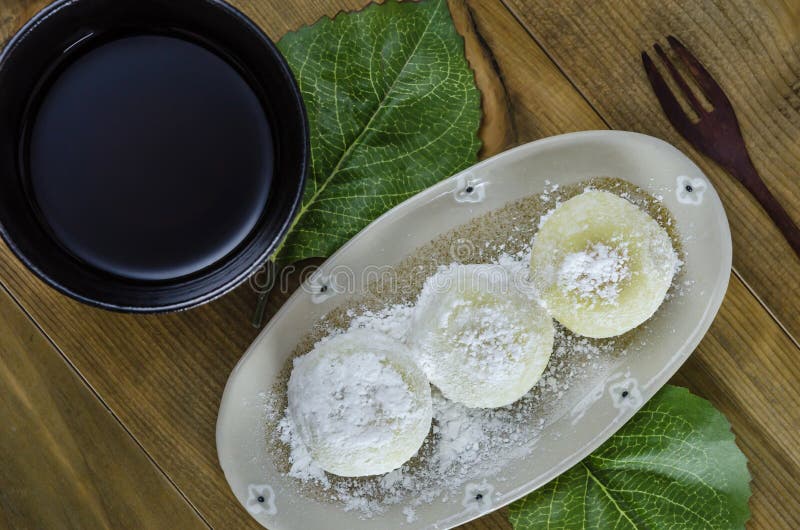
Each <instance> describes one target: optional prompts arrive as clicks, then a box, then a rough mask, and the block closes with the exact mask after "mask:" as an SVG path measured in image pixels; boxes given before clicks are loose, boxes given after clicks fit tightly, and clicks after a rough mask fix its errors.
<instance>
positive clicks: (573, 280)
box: [558, 242, 631, 304]
mask: <svg viewBox="0 0 800 530" xmlns="http://www.w3.org/2000/svg"><path fill="white" fill-rule="evenodd" d="M628 263H629V257H628V247H627V245H626V244H625V243H624V242H620V243H619V244H617V245H614V246H609V245H606V244H604V243H594V244H592V245H590V246H589V247H588V248H587V249H586V250H583V251H581V252H573V253H571V254H567V255H566V256H565V257H564V260H563V261H562V263H561V267H560V268H559V270H558V282H559V285H560V286H561V287H562V288H563V289H564V290H566V291H569V292H573V293H576V294H577V295H578V296H579V297H580V298H581V299H582V300H596V299H600V300H602V301H603V302H605V303H609V304H615V303H616V302H617V298H618V296H619V291H620V284H621V283H622V282H624V281H626V280H628V279H630V277H631V271H630V269H629V267H628Z"/></svg>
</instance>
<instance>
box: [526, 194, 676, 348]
mask: <svg viewBox="0 0 800 530" xmlns="http://www.w3.org/2000/svg"><path fill="white" fill-rule="evenodd" d="M678 264H679V260H678V257H677V255H676V253H675V250H674V249H673V247H672V241H671V239H670V237H669V234H667V232H666V230H664V228H663V227H662V226H661V225H659V224H658V222H656V221H655V219H653V218H652V217H650V216H649V215H648V214H647V213H645V212H644V211H643V210H641V209H640V208H638V207H637V206H636V205H634V204H632V203H631V202H629V201H627V200H626V199H624V198H622V197H619V196H617V195H614V194H613V193H609V192H606V191H587V192H585V193H583V194H581V195H578V196H576V197H573V198H572V199H570V200H568V201H566V202H564V203H563V204H561V205H560V206H558V207H557V208H556V210H555V211H554V212H553V213H552V214H550V216H549V217H547V218H546V219H545V221H544V222H543V223H542V226H541V227H540V229H539V232H538V233H537V234H536V236H535V238H534V241H533V249H532V253H531V272H530V274H531V280H532V282H533V285H534V287H535V289H536V291H537V292H538V295H539V297H540V298H541V301H542V302H543V304H544V305H545V306H546V309H547V311H548V312H549V313H550V314H551V315H552V316H553V318H555V319H556V320H557V321H558V322H560V323H561V324H563V325H564V326H565V327H567V328H568V329H570V330H571V331H573V332H575V333H577V334H579V335H583V336H586V337H593V338H605V337H613V336H616V335H621V334H623V333H625V332H627V331H629V330H631V329H633V328H635V327H637V326H639V325H640V324H642V323H643V322H645V321H646V320H648V319H649V318H650V317H651V316H653V314H654V313H655V312H656V310H657V309H658V308H659V306H660V305H661V303H662V302H663V301H664V297H665V295H666V294H667V290H668V289H669V287H670V284H671V283H672V278H673V276H674V274H675V271H676V270H677V267H678Z"/></svg>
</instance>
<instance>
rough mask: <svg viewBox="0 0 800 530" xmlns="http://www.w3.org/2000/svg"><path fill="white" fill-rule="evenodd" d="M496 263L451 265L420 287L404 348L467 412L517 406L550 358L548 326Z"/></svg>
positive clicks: (550, 322)
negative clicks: (408, 350)
mask: <svg viewBox="0 0 800 530" xmlns="http://www.w3.org/2000/svg"><path fill="white" fill-rule="evenodd" d="M526 280H527V279H526V278H514V277H513V276H512V275H511V274H510V273H509V272H508V271H507V270H506V269H504V268H502V267H500V266H498V265H458V264H453V265H451V266H450V267H448V268H445V269H443V270H440V271H439V272H438V273H437V274H436V275H434V276H432V277H431V278H429V279H428V280H427V281H426V282H425V286H424V288H423V290H422V294H421V295H420V297H419V301H418V302H417V307H416V310H415V314H414V317H413V321H412V327H411V333H410V338H409V344H410V345H411V346H412V351H413V353H414V354H416V355H417V356H418V357H417V359H418V362H419V364H420V366H422V369H423V370H424V371H425V374H426V375H427V376H428V378H429V379H430V380H431V382H432V383H433V384H434V385H436V386H437V387H438V388H439V390H441V391H442V394H443V395H444V396H445V397H446V398H448V399H450V400H453V401H456V402H458V403H462V404H464V405H466V406H467V407H479V408H494V407H502V406H504V405H508V404H511V403H513V402H514V401H517V400H518V399H519V398H521V397H522V396H524V395H525V394H526V393H527V392H528V391H529V390H530V389H531V388H532V387H533V385H534V384H536V382H537V381H538V380H539V378H540V377H541V376H542V373H543V372H544V369H545V367H546V366H547V363H548V361H549V359H550V355H551V353H552V352H553V335H554V329H553V320H552V319H551V318H550V317H549V316H548V315H547V314H546V313H545V312H544V310H543V309H542V308H541V307H539V305H538V304H537V303H536V302H535V301H534V300H532V299H530V298H529V297H528V296H526V295H525V294H523V292H521V291H520V289H519V286H518V285H517V282H526Z"/></svg>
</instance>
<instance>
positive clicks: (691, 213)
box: [217, 131, 731, 530]
mask: <svg viewBox="0 0 800 530" xmlns="http://www.w3.org/2000/svg"><path fill="white" fill-rule="evenodd" d="M592 176H614V177H620V178H623V179H625V180H628V181H630V182H632V183H634V184H636V185H638V186H639V187H641V188H643V189H645V190H646V191H648V192H650V193H651V194H652V195H655V196H658V197H663V203H664V205H665V206H667V208H669V210H670V211H671V212H672V214H673V216H674V217H675V219H676V221H677V223H678V231H679V233H680V234H681V236H682V237H683V239H684V251H685V255H686V264H685V268H684V275H685V276H684V279H685V280H687V281H690V282H693V285H692V287H691V288H690V289H688V290H687V291H688V292H686V293H685V294H683V295H681V296H680V297H676V298H673V299H671V300H668V301H667V302H665V304H664V305H663V306H662V307H661V308H660V309H659V311H658V312H657V313H656V316H655V317H654V318H653V319H652V320H651V321H650V322H649V323H648V327H649V328H650V329H648V334H647V340H646V344H645V341H639V343H634V344H633V345H632V346H631V347H630V348H629V350H628V351H629V353H628V354H627V355H625V356H623V357H622V358H621V359H620V361H619V365H618V366H615V367H614V368H613V369H612V370H611V372H610V373H605V374H603V375H598V376H597V378H596V379H597V380H595V381H591V382H590V384H589V386H587V387H586V388H590V389H592V390H590V391H589V392H587V393H586V394H585V395H578V396H573V397H571V398H566V399H572V402H570V403H567V404H566V405H567V406H566V407H565V410H566V412H565V413H564V414H563V415H562V416H561V417H559V418H557V419H555V420H554V421H552V422H551V423H550V424H549V425H547V426H546V427H545V430H544V431H543V432H542V434H541V436H540V438H539V439H538V441H537V443H536V446H535V449H534V451H533V453H532V455H531V457H529V458H521V459H519V460H515V461H511V462H510V464H508V465H507V466H506V467H505V468H504V470H503V471H502V472H501V473H500V474H499V475H496V476H492V477H481V476H476V477H474V480H473V481H472V482H473V484H471V485H468V486H467V487H468V488H469V487H470V486H471V487H473V488H474V487H475V486H474V483H482V482H483V481H484V480H488V481H489V482H491V481H493V480H497V479H498V476H502V482H500V483H499V484H501V488H494V489H495V493H493V494H491V495H489V498H488V499H484V501H483V502H481V503H472V504H470V503H462V498H461V497H459V498H454V497H456V496H453V495H451V496H450V498H449V500H448V501H447V502H444V501H442V500H441V499H437V500H435V501H434V502H433V503H430V504H423V505H422V506H420V507H417V508H416V509H415V511H416V520H415V521H414V522H413V523H407V522H406V517H405V515H403V513H402V506H392V507H390V508H389V509H388V511H387V513H385V514H384V515H381V516H380V517H379V518H374V519H366V520H365V519H362V518H360V517H359V515H358V514H357V513H356V512H345V511H343V510H342V509H340V508H339V507H338V506H337V505H335V504H330V503H324V502H318V501H313V500H310V499H308V498H306V497H304V496H301V495H299V494H298V493H297V490H296V485H295V483H294V479H291V478H288V477H284V476H282V475H281V474H280V473H279V472H278V471H276V469H275V467H274V464H273V462H272V460H271V457H270V455H269V454H267V451H266V441H265V440H266V436H267V434H266V433H265V407H264V393H267V392H269V391H270V389H271V388H272V386H273V384H274V383H275V380H276V377H277V375H278V373H279V372H280V371H281V369H282V367H283V366H284V363H285V362H286V359H287V357H288V356H289V355H290V353H291V352H292V350H293V349H294V348H295V347H296V344H297V343H298V341H299V340H300V339H301V338H302V337H303V336H304V335H306V334H307V333H308V331H309V330H310V328H311V326H312V324H313V323H314V322H316V321H317V320H318V319H319V318H320V317H322V316H323V315H324V314H325V313H327V312H328V311H330V310H331V309H333V308H334V307H336V306H337V305H339V304H341V303H342V302H343V300H342V299H341V298H343V297H341V296H336V295H334V296H328V295H326V296H325V297H321V296H319V295H316V296H315V295H312V294H310V293H311V289H309V288H301V289H298V290H297V292H296V293H295V294H294V295H293V296H292V297H291V298H290V299H289V301H288V302H287V303H286V304H285V305H284V306H283V308H282V309H281V310H280V312H279V313H278V314H277V315H275V317H274V318H273V319H272V321H271V322H270V323H269V324H268V325H267V326H266V328H265V329H264V330H263V331H262V332H261V334H260V335H259V336H258V338H256V340H255V341H254V342H253V344H252V345H251V346H250V348H249V349H248V350H247V352H246V353H245V354H244V356H243V357H242V359H241V360H240V361H239V363H238V364H237V366H236V367H235V368H234V370H233V372H232V373H231V376H230V379H228V384H227V386H226V388H225V393H224V395H223V397H222V403H221V405H220V412H219V418H218V420H217V451H218V454H219V460H220V465H221V466H222V469H223V470H224V472H225V477H226V478H227V479H228V482H229V483H230V486H231V488H232V490H233V493H234V494H235V495H236V498H237V499H238V500H239V502H241V503H242V505H244V506H245V508H246V509H247V510H248V511H249V512H250V514H251V515H252V516H253V517H254V518H255V519H256V520H257V521H258V522H259V523H261V524H262V525H264V526H265V527H268V528H270V529H271V530H290V529H300V530H309V529H315V528H325V529H329V530H335V529H341V530H358V529H367V528H398V527H403V528H451V527H453V526H457V525H459V524H462V523H464V522H466V521H469V520H471V519H474V518H476V517H479V516H480V515H483V514H484V513H486V512H488V511H491V510H493V509H496V508H498V507H500V506H502V505H504V504H507V503H509V502H511V501H513V500H515V499H517V498H519V497H522V496H523V495H525V494H527V493H529V492H531V491H533V490H535V489H536V488H538V487H540V486H542V485H544V484H546V483H547V482H548V481H550V480H551V479H553V478H554V477H555V476H557V475H559V474H560V473H562V472H564V471H565V470H567V469H569V468H570V467H571V466H572V465H574V464H575V463H577V462H578V461H579V460H580V459H582V458H583V457H584V456H586V455H587V454H589V453H590V452H591V451H593V450H594V449H595V448H597V447H598V446H599V445H600V444H602V443H603V441H605V440H606V439H607V438H608V437H609V436H611V435H612V434H613V433H614V432H615V431H616V430H617V429H619V428H620V427H621V426H622V425H623V424H624V423H625V422H626V421H627V420H628V419H629V418H630V417H631V416H632V415H633V414H634V413H635V412H636V410H638V409H639V407H641V405H642V404H643V403H644V402H645V401H647V400H648V399H649V398H650V397H652V396H653V394H654V393H655V392H656V391H657V390H658V389H659V388H660V387H661V386H662V385H664V384H665V383H666V382H667V380H668V379H669V378H670V376H672V374H674V373H675V371H676V370H677V369H678V368H679V367H680V366H681V364H683V362H684V361H685V360H686V358H687V357H688V356H689V355H690V354H691V352H692V351H693V350H694V348H695V347H696V346H697V344H698V343H699V342H700V339H701V338H702V337H703V335H704V334H705V333H706V331H707V330H708V328H709V326H710V325H711V321H712V320H713V319H714V316H715V315H716V313H717V311H718V310H719V307H720V304H721V303H722V299H723V297H724V295H725V291H726V288H727V285H728V278H729V275H730V268H731V236H730V229H729V227H728V222H727V218H726V217H725V212H724V210H723V208H722V203H721V202H720V200H719V197H718V196H717V193H716V191H714V189H713V188H712V186H711V183H710V182H709V181H708V179H707V178H706V176H705V175H704V174H703V172H702V171H701V170H700V169H699V168H698V167H697V166H696V165H695V164H694V163H693V162H692V161H691V160H689V159H688V158H687V157H686V156H685V155H683V154H682V153H681V152H680V151H678V150H677V149H675V148H674V147H673V146H671V145H669V144H667V143H665V142H663V141H661V140H658V139H656V138H652V137H650V136H645V135H642V134H636V133H630V132H618V131H589V132H579V133H572V134H565V135H562V136H555V137H552V138H546V139H543V140H539V141H536V142H532V143H529V144H526V145H523V146H520V147H517V148H515V149H512V150H510V151H507V152H505V153H502V154H500V155H497V156H495V157H493V158H490V159H488V160H485V161H483V162H481V163H479V164H477V165H475V166H473V167H471V168H470V169H467V170H465V171H463V172H461V173H459V174H458V175H455V176H453V177H451V178H449V179H447V180H445V181H443V182H440V183H438V184H436V185H435V186H433V187H431V188H429V189H427V190H425V191H423V192H422V193H420V194H418V195H416V196H414V197H412V198H411V199H409V200H407V201H406V202H404V203H402V204H400V205H399V206H397V207H395V208H393V209H392V210H390V211H389V212H387V213H386V214H385V215H383V216H382V217H380V218H379V219H378V220H376V221H375V222H373V223H372V224H371V225H369V226H368V227H367V228H365V229H364V230H363V231H362V232H361V233H360V234H358V235H357V236H356V237H355V238H353V239H352V240H351V241H350V242H349V243H347V244H346V245H345V246H344V247H342V249H340V250H339V251H338V252H336V254H334V255H333V256H332V257H331V258H330V259H328V260H327V261H326V262H325V264H323V265H322V267H321V268H320V270H319V271H318V272H317V273H315V274H314V275H313V276H312V278H311V279H310V280H309V282H311V284H314V283H316V284H322V283H324V282H325V281H326V278H327V277H329V276H330V274H331V272H335V268H337V267H349V268H350V269H352V270H353V272H354V273H355V274H356V276H355V277H359V276H358V274H359V273H361V272H362V271H363V270H364V269H365V268H366V267H367V266H373V267H374V266H376V265H378V266H380V265H387V264H388V265H391V264H396V263H398V262H400V261H401V260H402V259H403V258H404V257H406V256H407V255H408V254H409V253H410V252H412V251H413V250H414V249H416V248H417V247H419V246H421V245H423V244H425V243H427V242H429V241H430V240H432V239H434V238H435V237H436V236H437V235H440V234H441V233H443V232H446V231H448V230H450V229H451V228H454V227H456V226H459V225H461V224H463V223H465V222H467V221H469V220H470V219H471V218H473V217H475V216H477V215H481V214H483V213H486V212H489V211H491V210H494V209H497V208H500V207H502V206H503V205H505V204H506V203H508V202H509V201H512V200H515V199H519V198H521V197H525V196H528V195H533V194H538V193H542V191H544V189H545V187H546V183H545V181H550V182H551V183H553V184H559V185H566V184H572V183H575V182H579V181H582V180H585V179H586V178H588V177H592ZM687 185H689V186H690V187H691V190H692V191H687ZM467 186H472V187H473V188H474V191H473V192H472V193H470V194H467V193H465V192H464V190H465V188H466V187H467ZM332 291H333V290H330V291H329V293H330V292H332ZM609 374H610V375H609ZM625 390H627V391H628V394H626V396H628V397H627V398H626V399H620V397H619V395H620V394H621V392H622V391H625ZM495 483H497V482H495ZM498 489H502V492H501V493H498V492H497V491H498ZM259 497H263V502H258V500H257V499H258V498H259Z"/></svg>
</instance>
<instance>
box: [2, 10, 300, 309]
mask: <svg viewBox="0 0 800 530" xmlns="http://www.w3.org/2000/svg"><path fill="white" fill-rule="evenodd" d="M0 89H1V90H2V91H3V94H4V97H3V99H2V101H0V168H2V177H1V178H2V181H1V182H2V194H0V195H2V196H0V225H1V226H2V235H3V237H4V239H5V240H6V242H7V243H8V244H9V246H10V247H11V248H12V250H13V251H14V253H15V254H16V255H17V256H18V257H19V258H20V259H21V260H22V261H23V262H24V263H25V264H26V265H27V266H28V267H29V268H30V269H31V270H33V271H34V272H35V273H36V274H37V275H38V276H39V277H41V278H42V279H44V280H45V281H46V282H47V283H49V284H50V285H52V286H53V287H55V288H56V289H58V290H60V291H62V292H64V293H66V294H68V295H70V296H72V297H74V298H76V299H78V300H81V301H83V302H86V303H90V304H93V305H97V306H101V307H104V308H107V309H113V310H120V311H130V312H156V311H168V310H176V309H183V308H187V307H191V306H194V305H197V304H200V303H203V302H206V301H208V300H211V299H213V298H215V297H217V296H219V295H221V294H223V293H225V292H227V291H228V290H230V289H232V288H233V287H235V286H236V285H238V284H239V283H240V282H241V281H243V280H244V279H245V278H246V277H247V276H248V275H249V274H251V273H252V272H253V271H254V270H255V269H256V268H257V267H259V266H260V265H261V264H262V263H263V262H264V261H265V260H266V259H267V258H268V257H269V255H270V253H271V252H272V251H273V250H274V249H275V248H276V247H277V245H278V244H279V243H280V241H281V239H282V237H283V236H284V235H285V233H286V231H287V230H288V228H289V226H290V224H291V221H292V219H293V218H294V214H295V212H296V210H297V208H298V205H299V202H300V199H301V197H302V191H303V185H304V182H305V178H306V173H307V168H308V159H309V148H308V130H307V123H306V117H305V110H304V107H303V103H302V99H301V96H300V93H299V90H298V88H297V85H296V83H295V81H294V78H293V77H292V74H291V72H290V70H289V68H288V66H287V65H286V62H285V61H284V59H283V57H282V56H281V55H280V53H279V52H278V51H277V49H276V48H275V46H274V45H273V44H272V42H271V41H270V40H269V39H268V37H266V35H264V34H263V32H261V30H260V29H259V28H258V27H257V26H255V24H254V23H253V22H251V21H250V20H249V19H247V18H246V17H245V16H244V15H242V14H241V13H239V12H238V11H236V10H235V9H233V8H232V7H230V6H229V5H227V4H225V3H224V2H221V1H200V0H196V1H195V0H192V1H186V2H167V1H161V0H114V1H108V0H78V1H59V2H56V3H54V4H52V5H51V6H50V7H48V8H46V9H45V10H44V11H42V12H41V13H39V14H38V15H37V16H36V17H34V19H33V20H31V22H29V23H28V24H27V25H26V26H25V27H23V28H22V29H21V30H20V32H19V33H18V34H17V35H16V36H15V37H14V38H13V39H12V40H11V41H10V42H9V43H8V45H7V46H6V48H5V49H4V50H3V52H2V55H1V56H0Z"/></svg>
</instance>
